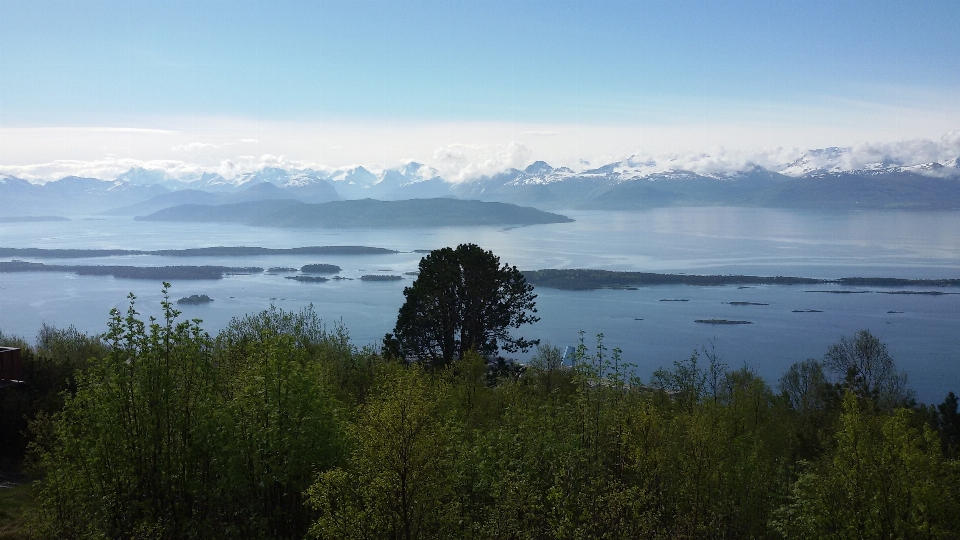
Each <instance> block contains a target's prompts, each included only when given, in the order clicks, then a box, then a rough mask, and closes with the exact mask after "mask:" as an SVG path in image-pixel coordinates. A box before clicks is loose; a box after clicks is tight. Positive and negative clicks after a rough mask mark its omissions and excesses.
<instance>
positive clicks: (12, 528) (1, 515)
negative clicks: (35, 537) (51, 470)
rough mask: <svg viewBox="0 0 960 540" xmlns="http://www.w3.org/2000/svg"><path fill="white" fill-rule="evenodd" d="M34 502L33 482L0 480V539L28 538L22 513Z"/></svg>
mask: <svg viewBox="0 0 960 540" xmlns="http://www.w3.org/2000/svg"><path fill="white" fill-rule="evenodd" d="M35 504H36V499H35V498H34V490H33V484H31V483H29V482H27V483H23V484H17V485H10V484H6V483H2V482H0V540H19V539H25V538H28V535H27V531H26V521H25V518H24V514H26V512H27V510H29V509H30V508H32V507H33V506H34V505H35Z"/></svg>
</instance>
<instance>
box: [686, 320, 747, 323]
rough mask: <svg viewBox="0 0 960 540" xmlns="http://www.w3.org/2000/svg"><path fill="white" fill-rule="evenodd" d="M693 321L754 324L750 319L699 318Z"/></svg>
mask: <svg viewBox="0 0 960 540" xmlns="http://www.w3.org/2000/svg"><path fill="white" fill-rule="evenodd" d="M693 322H695V323H701V324H753V323H752V322H750V321H731V320H730V319H697V320H695V321H693Z"/></svg>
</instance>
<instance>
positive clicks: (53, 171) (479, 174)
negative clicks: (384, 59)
mask: <svg viewBox="0 0 960 540" xmlns="http://www.w3.org/2000/svg"><path fill="white" fill-rule="evenodd" d="M239 142H240V143H241V144H239V145H238V147H239V148H238V149H240V148H243V149H244V150H247V148H246V147H247V146H250V145H251V144H255V143H257V142H258V141H257V139H243V140H240V141H239ZM180 146H182V147H183V148H177V149H175V150H178V151H180V152H181V153H186V154H188V156H185V157H184V158H183V159H156V160H142V159H133V158H124V157H119V156H116V155H106V156H104V157H102V158H99V159H94V160H78V159H62V160H54V161H50V162H45V163H35V164H27V165H7V164H0V174H4V175H9V176H14V177H17V178H22V179H25V180H28V181H30V182H33V183H45V182H47V181H51V180H56V179H59V178H63V177H68V176H78V177H88V178H100V179H111V180H112V179H115V178H118V177H120V176H121V175H124V174H125V173H127V172H128V171H130V170H131V169H133V170H143V171H150V172H151V173H153V176H154V177H155V178H156V179H158V180H157V181H159V179H163V180H164V181H171V180H179V181H183V182H194V181H197V180H198V179H200V178H201V177H203V176H204V175H211V174H213V175H218V176H220V177H222V178H224V179H226V180H228V181H241V179H242V178H244V177H245V176H247V175H250V174H253V173H258V172H260V171H264V170H267V169H284V170H289V171H310V172H313V173H317V174H319V175H320V176H325V177H334V176H336V175H343V174H350V173H351V172H352V171H355V170H357V169H358V167H360V168H362V169H363V170H365V171H367V172H369V173H370V174H372V175H374V176H377V177H383V175H384V174H386V172H387V171H389V170H399V169H402V168H404V167H406V166H407V165H408V164H410V163H414V161H415V160H413V159H407V160H403V161H402V162H401V163H399V164H394V165H384V164H377V163H365V164H355V165H350V166H342V167H330V166H327V165H325V164H323V163H320V162H316V161H310V160H298V159H293V158H291V157H288V156H286V155H274V154H269V153H265V154H260V155H259V156H254V155H238V156H236V157H234V158H231V159H221V160H219V162H216V163H214V164H211V163H210V160H204V159H203V156H202V155H201V154H202V153H203V152H204V151H205V150H206V149H208V148H211V147H216V148H219V146H218V145H215V144H213V143H202V142H197V143H189V144H185V145H180ZM958 158H960V130H953V131H949V132H947V133H946V134H944V135H943V136H942V137H941V138H940V140H930V139H906V140H901V141H897V142H882V143H881V142H863V143H857V144H854V145H852V146H848V147H842V148H841V147H829V148H812V149H805V148H797V147H792V148H787V147H772V148H760V149H751V150H738V149H729V148H724V147H715V148H712V149H710V150H708V151H705V152H663V153H658V154H654V155H644V154H643V153H641V152H636V153H627V152H624V153H621V154H611V155H607V156H594V157H590V158H584V157H583V156H575V157H570V158H569V159H566V160H560V161H557V160H551V165H553V166H556V167H566V168H567V169H569V170H570V171H571V172H573V173H581V172H584V171H589V170H591V169H596V168H598V167H602V166H607V165H615V168H616V169H617V170H618V171H619V172H620V173H621V174H624V175H629V176H631V177H644V176H649V175H656V174H661V173H665V172H671V171H688V172H692V173H695V174H699V175H704V176H713V177H723V176H730V175H735V174H737V173H743V172H749V171H751V170H754V169H757V168H762V169H765V170H768V171H772V172H776V173H780V174H783V175H786V176H792V177H799V176H803V175H809V174H811V173H817V172H823V173H839V172H852V171H860V172H864V171H871V170H881V169H884V170H886V169H890V168H891V167H899V168H902V169H903V170H909V171H912V172H916V173H918V174H922V175H926V176H934V177H937V176H941V177H942V176H955V175H957V174H958V172H957V171H960V169H958V168H957V167H956V164H957V160H958ZM537 159H538V156H536V155H535V152H534V151H533V150H532V149H531V148H530V147H528V146H527V145H526V144H524V143H521V142H517V141H511V142H508V143H506V144H500V145H495V144H450V145H446V146H440V147H437V148H436V149H435V150H434V151H433V152H432V155H431V157H430V159H426V160H419V161H423V162H424V163H423V164H422V166H421V164H419V163H417V164H416V166H417V167H419V170H418V171H417V175H418V177H420V178H423V179H433V178H437V177H439V178H442V179H443V180H446V181H447V182H451V183H461V182H466V181H471V180H475V179H478V178H483V177H490V176H495V175H497V174H499V173H503V172H505V171H509V170H512V169H521V170H522V169H524V168H525V167H527V166H529V165H530V164H532V163H534V162H535V161H536V160H537Z"/></svg>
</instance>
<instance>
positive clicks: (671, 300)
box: [660, 298, 690, 302]
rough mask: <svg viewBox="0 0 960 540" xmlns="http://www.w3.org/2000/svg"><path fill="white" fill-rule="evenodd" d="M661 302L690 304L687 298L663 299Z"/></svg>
mask: <svg viewBox="0 0 960 540" xmlns="http://www.w3.org/2000/svg"><path fill="white" fill-rule="evenodd" d="M660 301H661V302H689V301H690V300H688V299H686V298H661V299H660Z"/></svg>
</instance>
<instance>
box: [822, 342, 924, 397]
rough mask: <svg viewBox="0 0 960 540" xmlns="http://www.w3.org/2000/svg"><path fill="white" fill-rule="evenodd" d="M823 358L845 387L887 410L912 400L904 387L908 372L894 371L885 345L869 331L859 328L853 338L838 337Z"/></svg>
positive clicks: (909, 392) (911, 394)
mask: <svg viewBox="0 0 960 540" xmlns="http://www.w3.org/2000/svg"><path fill="white" fill-rule="evenodd" d="M823 360H824V364H825V366H826V367H827V368H828V369H829V370H830V371H832V372H833V373H834V374H835V375H837V376H838V377H841V378H842V380H843V382H842V386H843V388H844V389H846V390H850V391H851V392H853V393H854V394H856V395H857V396H859V397H861V398H864V399H869V400H871V401H873V402H874V403H876V404H877V405H878V406H880V407H883V408H884V409H886V410H893V409H895V408H897V407H903V406H906V405H907V404H909V403H910V402H911V400H912V399H913V393H912V392H911V391H910V390H909V388H907V374H906V373H903V372H901V371H897V367H896V364H895V363H894V361H893V358H891V357H890V353H888V352H887V346H886V345H885V344H884V343H883V342H881V341H880V339H879V338H877V337H876V336H874V335H873V334H871V333H870V331H868V330H860V331H859V332H857V333H856V335H855V336H854V337H853V338H852V339H850V338H846V337H842V338H840V340H839V341H837V342H836V343H834V344H833V345H831V346H830V348H829V349H828V350H827V354H825V355H824V357H823Z"/></svg>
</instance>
